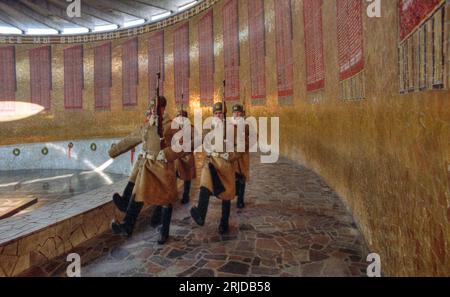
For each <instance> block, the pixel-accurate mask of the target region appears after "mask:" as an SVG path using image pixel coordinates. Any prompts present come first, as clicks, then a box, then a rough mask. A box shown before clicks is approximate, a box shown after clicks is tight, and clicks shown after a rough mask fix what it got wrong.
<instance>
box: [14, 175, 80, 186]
mask: <svg viewBox="0 0 450 297" xmlns="http://www.w3.org/2000/svg"><path fill="white" fill-rule="evenodd" d="M73 176H74V174H73V173H71V174H65V175H59V176H52V177H44V178H37V179H32V180H27V181H24V182H22V183H21V184H22V185H28V184H33V183H38V182H43V181H51V180H58V179H64V178H70V177H73Z"/></svg>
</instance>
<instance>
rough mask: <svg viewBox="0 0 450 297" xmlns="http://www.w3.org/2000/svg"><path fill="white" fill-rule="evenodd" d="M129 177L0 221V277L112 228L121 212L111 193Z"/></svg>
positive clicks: (12, 274)
mask: <svg viewBox="0 0 450 297" xmlns="http://www.w3.org/2000/svg"><path fill="white" fill-rule="evenodd" d="M126 183H127V180H126V179H124V180H123V181H120V182H117V183H115V184H113V185H108V186H104V187H101V188H98V189H96V190H93V191H90V192H87V193H84V194H81V195H78V196H74V197H72V198H70V199H65V200H62V201H58V202H55V203H52V204H49V205H45V206H43V207H41V208H39V209H36V210H35V211H32V212H31V213H26V214H23V215H18V216H15V217H11V218H8V219H4V220H2V221H0V276H15V275H18V274H20V273H21V272H23V271H25V270H26V269H28V268H30V267H31V266H34V265H39V264H41V263H44V262H47V261H49V260H50V259H53V258H55V257H57V256H60V255H62V254H64V253H68V252H69V251H70V250H72V249H73V248H74V247H76V246H78V245H80V244H81V243H83V242H85V241H86V240H88V239H91V238H93V237H95V236H97V235H99V234H101V233H103V232H105V231H107V230H108V229H109V227H110V223H111V220H112V219H113V218H114V216H116V215H118V211H117V210H116V209H115V208H114V207H113V204H112V202H111V196H112V194H113V193H114V192H121V191H122V190H123V188H124V187H125V185H126Z"/></svg>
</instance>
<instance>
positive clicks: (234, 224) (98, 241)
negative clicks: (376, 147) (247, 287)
mask: <svg viewBox="0 0 450 297" xmlns="http://www.w3.org/2000/svg"><path fill="white" fill-rule="evenodd" d="M252 164H253V168H252V172H251V181H250V183H249V184H248V187H247V192H246V193H247V194H246V204H247V206H246V208H245V209H244V210H237V209H236V207H235V204H234V203H233V208H232V211H231V218H230V232H229V234H228V235H226V236H219V235H218V233H217V226H218V221H219V216H220V201H219V200H218V199H215V198H212V200H211V203H210V208H209V213H208V216H207V219H206V224H205V226H204V227H199V226H197V225H195V224H194V222H193V221H192V219H191V218H190V216H189V209H190V207H191V206H192V204H193V203H194V202H196V201H197V195H198V184H197V183H198V180H197V181H196V183H195V184H194V188H193V190H192V196H191V197H192V202H191V205H181V204H177V205H176V208H175V211H174V215H173V218H172V226H171V231H170V233H171V238H170V240H169V241H168V242H167V243H166V245H163V246H161V245H158V243H157V242H156V240H157V237H158V230H157V229H153V228H151V227H150V226H149V217H150V215H149V213H150V211H151V209H147V210H145V211H144V212H143V213H141V216H140V220H139V223H138V226H137V228H136V230H135V233H134V235H133V237H132V238H130V239H123V238H121V237H119V236H116V235H113V234H112V233H111V232H107V233H105V234H103V235H101V236H99V237H96V238H94V239H92V240H90V241H87V242H86V243H84V244H83V245H81V246H79V247H78V248H76V249H75V250H74V251H73V252H76V253H79V254H80V256H81V260H82V271H81V274H82V276H193V277H196V276H364V275H365V273H366V267H367V263H366V262H365V258H366V256H367V254H368V252H367V248H366V246H365V244H364V239H363V237H362V235H361V233H360V232H359V231H358V229H357V227H356V225H355V223H354V221H353V218H352V216H351V214H350V213H348V212H347V211H346V208H345V206H344V205H343V203H342V202H341V201H340V199H339V197H338V196H337V195H336V194H335V193H334V192H333V191H332V190H331V189H330V188H329V187H328V186H327V185H326V184H325V183H324V181H323V180H322V179H321V178H320V177H319V176H318V175H316V174H315V173H314V172H312V171H310V170H308V169H306V168H304V167H302V166H299V165H295V164H293V163H292V162H290V161H288V160H286V159H281V160H280V161H279V162H278V163H276V164H260V162H259V159H256V158H253V159H252ZM199 166H200V165H199ZM68 264H69V263H67V262H66V257H65V256H64V257H59V258H56V259H54V260H52V261H50V262H49V263H46V264H45V265H42V266H40V267H33V268H31V269H29V270H28V271H26V272H25V273H23V276H65V271H66V267H67V265H68Z"/></svg>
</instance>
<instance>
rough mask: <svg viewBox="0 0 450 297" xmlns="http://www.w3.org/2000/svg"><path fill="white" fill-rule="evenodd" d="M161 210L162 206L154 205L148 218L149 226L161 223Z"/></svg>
mask: <svg viewBox="0 0 450 297" xmlns="http://www.w3.org/2000/svg"><path fill="white" fill-rule="evenodd" d="M161 210H162V206H155V208H154V209H153V212H152V218H151V219H150V226H152V227H153V228H155V227H157V226H159V225H161Z"/></svg>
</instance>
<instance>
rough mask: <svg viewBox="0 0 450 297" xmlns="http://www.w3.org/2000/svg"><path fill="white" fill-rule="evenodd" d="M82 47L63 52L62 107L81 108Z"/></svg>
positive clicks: (82, 78) (82, 81) (78, 46)
mask: <svg viewBox="0 0 450 297" xmlns="http://www.w3.org/2000/svg"><path fill="white" fill-rule="evenodd" d="M83 87H84V74H83V46H82V45H77V46H73V47H70V48H66V49H65V50H64V107H65V108H66V109H79V108H82V107H83Z"/></svg>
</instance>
